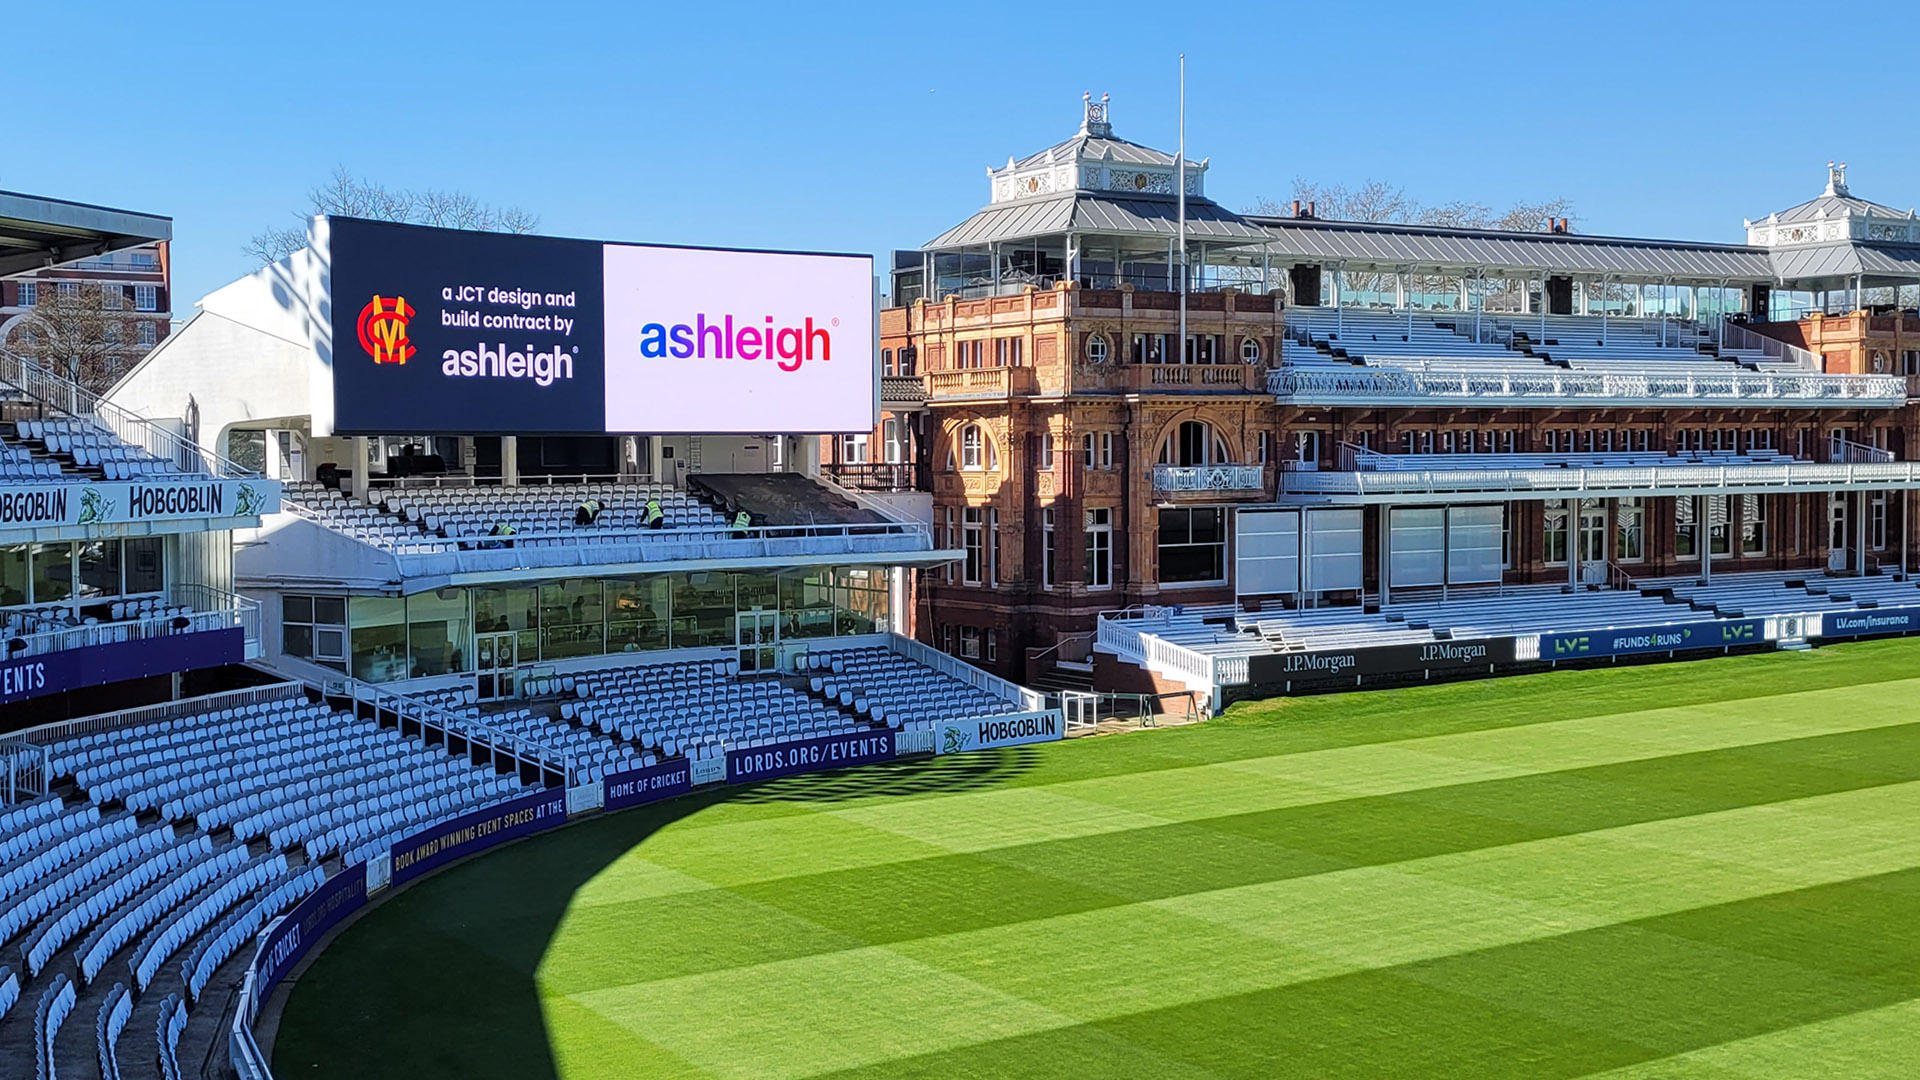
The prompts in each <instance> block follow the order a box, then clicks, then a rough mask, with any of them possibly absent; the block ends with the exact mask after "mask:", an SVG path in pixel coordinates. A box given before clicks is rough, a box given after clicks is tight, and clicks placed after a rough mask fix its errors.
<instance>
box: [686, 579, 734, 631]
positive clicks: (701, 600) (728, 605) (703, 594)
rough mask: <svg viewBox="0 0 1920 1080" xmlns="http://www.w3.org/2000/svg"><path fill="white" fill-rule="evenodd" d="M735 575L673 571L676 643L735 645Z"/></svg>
mask: <svg viewBox="0 0 1920 1080" xmlns="http://www.w3.org/2000/svg"><path fill="white" fill-rule="evenodd" d="M733 611H734V608H733V575H731V574H675V575H673V647H674V648H676V649H692V648H702V647H706V646H712V645H732V644H733V643H734V642H733Z"/></svg>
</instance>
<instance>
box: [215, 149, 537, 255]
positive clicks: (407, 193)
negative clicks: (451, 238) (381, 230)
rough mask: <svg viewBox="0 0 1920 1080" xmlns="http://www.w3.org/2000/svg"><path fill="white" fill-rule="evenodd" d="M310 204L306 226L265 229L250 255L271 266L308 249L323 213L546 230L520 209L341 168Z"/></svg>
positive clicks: (482, 228) (481, 228)
mask: <svg viewBox="0 0 1920 1080" xmlns="http://www.w3.org/2000/svg"><path fill="white" fill-rule="evenodd" d="M307 200H308V203H309V207H308V209H307V211H306V212H305V213H296V214H295V215H294V217H296V218H297V219H299V221H300V222H301V224H299V225H292V226H287V227H285V228H269V229H264V230H262V231H261V232H259V233H257V234H255V235H254V237H253V238H252V239H250V240H248V241H247V245H246V248H245V251H246V253H247V254H248V255H250V256H252V257H254V258H256V259H258V260H260V261H261V262H263V263H269V262H273V261H274V260H276V259H282V258H285V257H286V256H287V255H289V254H292V253H293V252H295V251H298V250H300V249H301V248H303V247H306V246H307V229H306V224H305V222H306V219H307V218H309V217H312V216H314V215H317V214H332V215H335V216H338V217H357V218H367V219H369V220H372V221H399V222H405V223H407V224H410V225H437V226H439V227H440V228H443V229H468V230H472V231H474V232H502V233H530V232H533V231H534V230H535V229H537V228H539V226H540V218H539V216H538V215H536V214H533V213H530V212H528V211H526V210H522V209H521V208H519V207H517V206H492V205H489V204H487V203H483V202H481V201H480V200H478V199H476V198H474V197H473V196H472V195H469V194H467V193H465V192H461V191H442V190H439V189H436V188H423V189H421V190H417V191H416V190H411V189H408V188H390V187H387V186H386V185H384V184H381V183H378V182H376V181H372V180H364V179H361V178H360V177H357V176H355V175H353V174H352V173H350V172H348V171H347V170H346V169H345V168H344V167H339V168H335V169H334V170H333V175H332V176H330V177H328V178H327V181H326V183H324V184H321V185H320V186H318V187H316V188H314V189H312V190H311V191H309V192H307Z"/></svg>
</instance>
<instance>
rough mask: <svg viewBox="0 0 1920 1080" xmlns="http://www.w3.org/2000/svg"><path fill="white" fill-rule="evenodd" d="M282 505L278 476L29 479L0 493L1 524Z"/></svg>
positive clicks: (246, 513) (148, 517) (199, 514)
mask: <svg viewBox="0 0 1920 1080" xmlns="http://www.w3.org/2000/svg"><path fill="white" fill-rule="evenodd" d="M279 510H280V482H279V481H278V480H261V479H252V480H218V479H213V478H210V477H205V476H199V477H179V478H175V479H151V480H125V481H121V480H99V481H89V482H84V483H77V484H30V485H20V486H9V487H8V488H7V490H6V491H4V492H0V529H8V528H35V527H40V526H53V525H121V524H135V523H139V522H146V521H180V520H187V519H197V518H254V517H261V516H263V515H266V514H273V513H278V512H279Z"/></svg>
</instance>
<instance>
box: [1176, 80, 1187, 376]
mask: <svg viewBox="0 0 1920 1080" xmlns="http://www.w3.org/2000/svg"><path fill="white" fill-rule="evenodd" d="M1173 190H1174V191H1175V192H1176V193H1177V194H1178V198H1179V208H1180V209H1179V218H1178V224H1177V225H1176V226H1175V229H1176V233H1177V235H1178V237H1179V243H1180V359H1179V360H1177V361H1175V363H1180V364H1184V363H1187V362H1188V357H1187V54H1186V53H1181V54H1180V145H1179V147H1178V149H1176V150H1175V152H1174V155H1173Z"/></svg>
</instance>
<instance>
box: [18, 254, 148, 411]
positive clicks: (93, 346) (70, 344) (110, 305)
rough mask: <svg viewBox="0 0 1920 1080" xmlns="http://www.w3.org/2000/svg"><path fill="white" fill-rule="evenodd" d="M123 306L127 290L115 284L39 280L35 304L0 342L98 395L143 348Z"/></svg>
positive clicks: (124, 371)
mask: <svg viewBox="0 0 1920 1080" xmlns="http://www.w3.org/2000/svg"><path fill="white" fill-rule="evenodd" d="M127 307H128V305H127V302H126V291H125V289H124V287H122V286H119V285H114V286H110V287H109V286H102V285H99V284H97V283H94V282H80V283H73V282H56V281H41V282H40V283H39V289H38V290H37V296H36V297H35V303H34V306H33V307H32V308H31V309H30V310H29V311H28V313H27V315H26V317H25V318H23V319H21V320H20V321H19V322H17V323H15V324H14V326H13V329H12V330H11V331H10V332H9V333H8V334H7V340H6V342H5V345H6V347H7V349H8V350H9V351H11V352H14V353H17V354H19V355H20V356H24V357H26V358H27V359H29V360H32V361H33V362H34V363H37V364H39V365H40V366H41V367H43V368H46V369H47V370H48V371H51V372H53V373H54V374H56V375H60V376H63V377H65V378H66V379H68V380H70V381H72V382H76V383H79V384H80V385H81V386H84V387H86V388H87V389H89V390H92V391H94V392H96V393H101V392H104V391H106V390H107V389H108V388H110V387H111V386H113V384H114V383H115V382H117V381H118V380H119V378H120V376H122V375H124V374H126V373H127V371H128V369H130V368H132V367H133V365H134V364H135V363H136V362H138V361H139V359H140V357H141V355H142V354H144V353H145V352H146V348H145V347H143V346H139V345H136V344H134V339H135V336H136V335H135V326H136V325H137V323H136V320H134V319H132V318H130V317H129V313H128V311H127Z"/></svg>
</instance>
